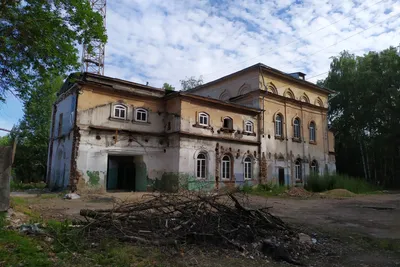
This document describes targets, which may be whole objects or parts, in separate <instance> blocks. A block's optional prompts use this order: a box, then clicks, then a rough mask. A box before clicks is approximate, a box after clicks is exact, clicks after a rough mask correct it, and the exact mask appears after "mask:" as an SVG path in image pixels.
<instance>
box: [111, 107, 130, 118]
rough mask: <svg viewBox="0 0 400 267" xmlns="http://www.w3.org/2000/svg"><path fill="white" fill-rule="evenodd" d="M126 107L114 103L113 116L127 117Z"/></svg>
mask: <svg viewBox="0 0 400 267" xmlns="http://www.w3.org/2000/svg"><path fill="white" fill-rule="evenodd" d="M126 113H127V112H126V107H125V106H123V105H114V111H113V117H114V118H117V119H126Z"/></svg>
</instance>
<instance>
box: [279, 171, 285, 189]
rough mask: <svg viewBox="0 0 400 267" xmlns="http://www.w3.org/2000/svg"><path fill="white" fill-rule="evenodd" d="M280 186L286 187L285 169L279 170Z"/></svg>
mask: <svg viewBox="0 0 400 267" xmlns="http://www.w3.org/2000/svg"><path fill="white" fill-rule="evenodd" d="M279 185H285V169H284V168H279Z"/></svg>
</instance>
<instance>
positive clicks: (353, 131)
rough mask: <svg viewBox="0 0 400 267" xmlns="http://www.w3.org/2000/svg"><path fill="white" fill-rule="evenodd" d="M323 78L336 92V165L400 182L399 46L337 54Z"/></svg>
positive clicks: (345, 170)
mask: <svg viewBox="0 0 400 267" xmlns="http://www.w3.org/2000/svg"><path fill="white" fill-rule="evenodd" d="M319 83H320V84H322V85H323V86H325V87H327V88H330V89H332V90H334V91H336V93H335V94H334V95H333V96H332V97H331V99H330V101H329V102H330V110H329V119H330V122H331V124H332V127H333V129H334V131H335V133H336V136H335V139H336V142H335V143H336V163H337V170H338V171H339V172H341V173H347V174H349V175H352V176H361V177H365V179H366V180H368V181H370V182H374V183H378V184H381V185H385V186H397V187H399V186H400V179H398V177H400V164H399V162H400V54H399V53H398V50H397V49H396V48H394V47H390V48H389V49H386V50H384V51H382V52H379V53H377V52H369V53H368V54H365V55H364V56H355V55H353V54H350V53H348V52H346V51H345V52H342V53H341V54H340V55H339V56H337V57H334V58H333V60H332V63H331V66H330V71H329V74H328V77H327V78H326V79H325V80H324V81H320V82H319Z"/></svg>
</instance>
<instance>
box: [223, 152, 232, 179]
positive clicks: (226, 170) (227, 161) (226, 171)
mask: <svg viewBox="0 0 400 267" xmlns="http://www.w3.org/2000/svg"><path fill="white" fill-rule="evenodd" d="M231 162H232V159H231V157H230V156H228V155H224V156H223V157H222V160H221V179H222V180H230V179H231V175H232V174H231V172H232V165H231Z"/></svg>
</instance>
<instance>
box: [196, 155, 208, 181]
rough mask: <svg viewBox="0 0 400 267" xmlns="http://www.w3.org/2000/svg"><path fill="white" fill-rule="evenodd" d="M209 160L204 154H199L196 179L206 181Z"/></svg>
mask: <svg viewBox="0 0 400 267" xmlns="http://www.w3.org/2000/svg"><path fill="white" fill-rule="evenodd" d="M206 160H207V156H206V154H204V153H199V155H197V159H196V177H197V178H199V179H205V178H206V171H207V168H206V164H207V162H206Z"/></svg>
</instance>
